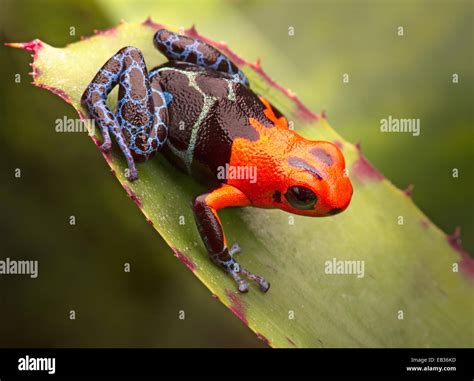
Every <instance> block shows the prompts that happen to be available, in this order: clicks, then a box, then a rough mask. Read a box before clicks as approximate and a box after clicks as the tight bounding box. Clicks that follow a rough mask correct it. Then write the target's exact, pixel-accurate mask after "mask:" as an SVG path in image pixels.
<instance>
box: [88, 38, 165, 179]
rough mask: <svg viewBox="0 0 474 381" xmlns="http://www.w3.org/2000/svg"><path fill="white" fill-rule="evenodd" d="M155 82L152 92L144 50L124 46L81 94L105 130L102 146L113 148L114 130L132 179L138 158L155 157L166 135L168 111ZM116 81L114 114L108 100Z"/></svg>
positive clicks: (102, 147)
mask: <svg viewBox="0 0 474 381" xmlns="http://www.w3.org/2000/svg"><path fill="white" fill-rule="evenodd" d="M155 82H156V83H155ZM155 82H154V83H153V92H152V90H151V86H150V79H149V78H148V73H147V70H146V66H145V61H144V59H143V56H142V54H141V52H140V51H139V50H138V49H136V48H134V47H125V48H123V49H120V50H119V51H118V52H117V53H116V54H115V55H114V56H113V57H112V58H110V59H109V60H108V61H107V62H106V63H105V65H104V66H103V67H102V68H101V69H100V70H99V72H98V73H97V74H96V76H95V77H94V79H93V80H92V82H91V83H90V84H89V85H88V86H87V88H86V90H85V92H84V94H83V95H82V99H81V103H82V104H83V105H84V106H85V107H86V109H87V110H88V112H89V114H90V116H91V117H92V118H94V120H95V122H96V124H97V125H98V126H99V128H100V130H101V132H102V136H103V138H104V142H103V143H102V145H101V147H100V148H101V149H102V150H103V151H108V150H109V149H110V147H111V140H110V133H111V134H112V135H113V136H114V137H115V140H116V141H117V143H118V145H119V146H120V149H121V150H122V153H123V154H124V156H125V158H126V160H127V164H128V176H127V177H128V179H129V180H135V179H137V178H138V173H137V169H136V167H135V161H145V160H147V159H149V158H150V157H152V156H153V155H154V154H155V153H156V152H157V151H158V150H159V149H161V148H162V146H163V145H164V143H165V141H166V138H167V133H168V128H167V125H166V124H167V121H168V111H167V108H166V102H165V97H164V95H163V92H162V90H161V87H160V85H159V83H158V82H157V81H155ZM117 84H118V85H119V86H120V87H119V100H118V104H117V112H116V113H115V114H114V113H113V112H112V111H111V110H110V108H109V106H108V105H107V102H106V100H107V96H108V95H109V93H110V92H111V91H112V89H113V88H114V87H115V86H116V85H117Z"/></svg>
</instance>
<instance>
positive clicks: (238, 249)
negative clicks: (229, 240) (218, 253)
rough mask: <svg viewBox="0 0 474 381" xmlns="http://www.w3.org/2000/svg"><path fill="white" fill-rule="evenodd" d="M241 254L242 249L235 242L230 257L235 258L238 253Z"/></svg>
mask: <svg viewBox="0 0 474 381" xmlns="http://www.w3.org/2000/svg"><path fill="white" fill-rule="evenodd" d="M240 252H241V249H240V246H239V244H238V243H237V242H234V244H233V245H232V246H231V248H230V249H229V254H230V256H231V257H233V256H234V254H237V253H240Z"/></svg>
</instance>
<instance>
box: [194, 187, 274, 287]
mask: <svg viewBox="0 0 474 381" xmlns="http://www.w3.org/2000/svg"><path fill="white" fill-rule="evenodd" d="M246 205H249V200H248V199H247V197H246V196H245V195H244V194H243V193H242V192H241V191H240V190H238V189H237V188H234V187H232V186H230V185H222V186H221V187H220V188H218V189H215V190H214V191H212V192H211V193H205V194H202V195H200V196H198V197H196V199H195V200H194V203H193V210H194V216H195V218H196V224H197V226H198V229H199V233H200V234H201V237H202V239H203V241H204V243H205V245H206V248H207V252H208V253H209V257H210V258H211V259H212V261H213V262H214V263H215V264H217V265H218V266H219V267H221V268H223V269H224V270H225V271H226V272H227V273H228V274H229V275H230V276H232V278H233V279H234V281H235V282H236V283H237V286H238V289H239V291H240V292H247V291H248V289H249V285H248V283H247V281H246V280H245V279H243V277H242V276H244V277H246V278H247V279H249V280H251V281H253V282H255V283H256V284H258V286H259V287H260V290H261V291H263V292H266V291H268V289H269V288H270V284H269V283H268V282H267V281H266V280H265V279H264V278H262V277H261V276H258V275H255V274H253V273H251V272H250V271H248V270H247V269H245V268H243V267H242V266H240V264H239V263H238V262H237V261H236V260H235V259H234V257H233V256H234V254H236V253H238V252H239V251H240V246H239V245H238V244H237V243H234V244H233V245H232V247H231V248H230V249H228V248H227V243H226V239H225V236H224V231H223V229H222V225H221V222H220V220H219V217H218V216H217V210H218V209H221V208H225V207H227V206H246Z"/></svg>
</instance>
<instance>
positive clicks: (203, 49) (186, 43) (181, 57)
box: [153, 29, 249, 86]
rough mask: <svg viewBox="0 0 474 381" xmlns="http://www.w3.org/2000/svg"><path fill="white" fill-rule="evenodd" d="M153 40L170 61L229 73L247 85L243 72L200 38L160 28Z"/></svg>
mask: <svg viewBox="0 0 474 381" xmlns="http://www.w3.org/2000/svg"><path fill="white" fill-rule="evenodd" d="M153 42H154V44H155V46H156V48H157V49H158V50H159V51H160V52H161V53H163V54H164V55H165V56H166V58H168V59H169V60H170V61H184V62H189V63H193V64H196V65H199V66H203V67H206V68H210V69H214V70H216V71H220V72H223V73H227V74H230V75H232V76H234V77H235V79H236V80H237V81H239V82H240V83H242V84H244V85H246V86H248V85H249V80H248V79H247V77H246V76H245V74H244V73H243V72H242V71H241V70H240V69H239V68H238V67H237V65H236V64H234V63H233V62H232V61H231V60H230V59H229V58H228V57H227V56H226V55H224V54H222V53H221V52H220V51H219V50H217V49H216V48H214V47H213V46H211V45H209V44H206V43H205V42H202V41H200V40H197V39H194V38H191V37H188V36H183V35H180V34H177V33H173V32H171V31H169V30H166V29H160V30H159V31H158V32H156V33H155V36H154V37H153Z"/></svg>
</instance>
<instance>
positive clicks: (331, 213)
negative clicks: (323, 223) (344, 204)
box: [328, 208, 345, 216]
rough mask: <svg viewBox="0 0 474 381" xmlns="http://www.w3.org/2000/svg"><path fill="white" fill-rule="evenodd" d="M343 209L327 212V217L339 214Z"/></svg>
mask: <svg viewBox="0 0 474 381" xmlns="http://www.w3.org/2000/svg"><path fill="white" fill-rule="evenodd" d="M344 209H345V208H334V209H331V210H330V211H329V212H328V215H330V216H334V215H335V214H339V213H341V212H342V211H343V210H344Z"/></svg>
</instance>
